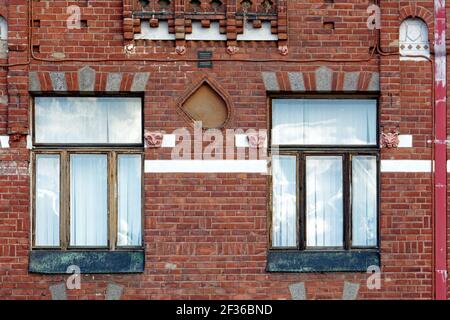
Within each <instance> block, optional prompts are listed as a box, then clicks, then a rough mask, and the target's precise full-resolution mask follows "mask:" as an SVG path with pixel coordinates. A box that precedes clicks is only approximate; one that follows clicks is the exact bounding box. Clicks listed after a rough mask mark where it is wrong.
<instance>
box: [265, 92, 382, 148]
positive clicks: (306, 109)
mask: <svg viewBox="0 0 450 320" xmlns="http://www.w3.org/2000/svg"><path fill="white" fill-rule="evenodd" d="M272 113H273V115H272V129H273V130H272V143H273V144H275V145H376V132H377V130H376V125H377V105H376V100H348V99H347V100H342V99H339V100H326V99H276V100H273V111H272Z"/></svg>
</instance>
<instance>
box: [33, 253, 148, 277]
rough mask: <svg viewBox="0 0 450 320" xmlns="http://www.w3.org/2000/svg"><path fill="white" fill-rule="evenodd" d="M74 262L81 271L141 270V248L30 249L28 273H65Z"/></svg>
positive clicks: (86, 272)
mask: <svg viewBox="0 0 450 320" xmlns="http://www.w3.org/2000/svg"><path fill="white" fill-rule="evenodd" d="M71 265H76V266H78V267H80V270H81V273H82V274H99V273H103V274H106V273H142V272H144V251H143V250H136V251H60V250H33V251H30V257H29V267H28V271H29V272H30V273H41V274H65V273H66V271H67V267H69V266H71Z"/></svg>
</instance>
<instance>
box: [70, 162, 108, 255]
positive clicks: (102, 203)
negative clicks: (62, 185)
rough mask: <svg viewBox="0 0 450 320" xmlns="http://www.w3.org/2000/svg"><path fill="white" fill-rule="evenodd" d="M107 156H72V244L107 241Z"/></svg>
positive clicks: (99, 243) (82, 244) (103, 243)
mask: <svg viewBox="0 0 450 320" xmlns="http://www.w3.org/2000/svg"><path fill="white" fill-rule="evenodd" d="M107 160H108V159H107V156H106V155H103V154H99V155H97V154H82V155H71V156H70V245H72V246H93V247H95V246H97V247H99V246H106V245H107V244H108V242H107V239H108V228H107V226H108V186H107V180H108V179H107Z"/></svg>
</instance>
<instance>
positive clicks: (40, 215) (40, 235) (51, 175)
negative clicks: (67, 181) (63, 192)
mask: <svg viewBox="0 0 450 320" xmlns="http://www.w3.org/2000/svg"><path fill="white" fill-rule="evenodd" d="M59 170H60V169H59V155H43V154H42V155H41V154H39V155H36V217H35V219H36V230H35V245H36V246H59V204H60V198H59V195H60V194H59V190H60V188H59V183H60V182H59Z"/></svg>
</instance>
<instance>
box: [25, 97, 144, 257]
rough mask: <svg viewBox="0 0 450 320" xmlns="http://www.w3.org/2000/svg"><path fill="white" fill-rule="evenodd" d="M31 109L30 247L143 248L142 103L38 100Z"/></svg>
mask: <svg viewBox="0 0 450 320" xmlns="http://www.w3.org/2000/svg"><path fill="white" fill-rule="evenodd" d="M35 111H36V113H35V137H36V141H39V143H40V144H38V145H37V146H35V147H34V150H33V153H34V168H35V173H34V176H35V183H34V243H33V246H34V247H37V248H45V247H52V248H61V249H71V248H77V249H89V248H102V249H109V250H115V249H120V248H122V247H123V248H125V247H133V248H138V247H141V246H142V132H141V130H142V122H141V119H142V108H141V99H140V98H123V97H114V98H113V97H107V98H103V97H98V98H85V97H80V98H74V97H70V98H65V97H63V98H47V97H39V98H36V105H35ZM72 118H73V119H72ZM85 121H87V123H85ZM55 144H56V145H55ZM72 144H80V145H77V146H73V145H72ZM115 144H118V145H120V146H116V145H115ZM136 144H138V145H136Z"/></svg>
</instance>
